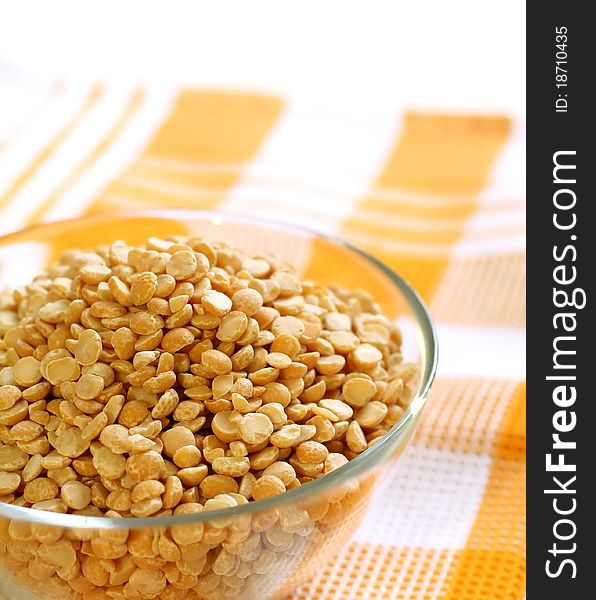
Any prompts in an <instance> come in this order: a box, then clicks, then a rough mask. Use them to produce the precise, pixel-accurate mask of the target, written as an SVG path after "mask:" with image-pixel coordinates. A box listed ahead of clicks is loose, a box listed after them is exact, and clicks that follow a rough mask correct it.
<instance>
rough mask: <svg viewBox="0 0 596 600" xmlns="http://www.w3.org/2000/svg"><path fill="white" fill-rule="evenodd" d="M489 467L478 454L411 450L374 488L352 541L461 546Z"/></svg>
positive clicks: (488, 462)
mask: <svg viewBox="0 0 596 600" xmlns="http://www.w3.org/2000/svg"><path fill="white" fill-rule="evenodd" d="M491 464H492V459H491V458H490V456H488V455H484V454H472V453H466V452H455V451H451V450H445V449H437V448H426V447H424V446H418V445H416V446H411V447H410V448H409V449H408V451H407V452H406V453H405V454H404V455H403V456H402V457H401V458H400V460H399V461H398V462H397V464H396V465H395V467H393V471H392V473H390V474H389V475H388V476H387V477H388V479H387V481H386V482H384V484H382V485H381V486H380V487H379V488H378V489H376V490H375V495H374V500H373V502H372V504H371V506H370V507H369V509H368V511H367V513H366V517H365V518H364V521H363V522H362V524H361V525H360V528H359V529H358V531H357V532H356V534H355V536H354V540H356V541H359V542H369V543H373V544H384V545H390V546H398V547H401V546H405V547H422V548H436V549H438V550H441V549H450V550H457V549H460V548H463V547H464V546H465V543H466V539H467V537H468V534H469V532H470V529H471V527H472V525H473V524H474V520H475V518H476V515H477V512H478V509H479V507H480V504H481V502H482V496H483V494H484V490H485V486H486V482H487V481H488V476H489V473H490V469H491ZM462 489H465V490H466V493H465V494H462V493H461V490H462Z"/></svg>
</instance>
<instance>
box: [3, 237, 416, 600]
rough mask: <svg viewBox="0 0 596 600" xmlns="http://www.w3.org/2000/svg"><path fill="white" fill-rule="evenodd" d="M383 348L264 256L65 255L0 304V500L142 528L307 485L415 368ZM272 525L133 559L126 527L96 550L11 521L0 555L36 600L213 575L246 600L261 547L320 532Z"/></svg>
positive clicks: (174, 543) (356, 316)
mask: <svg viewBox="0 0 596 600" xmlns="http://www.w3.org/2000/svg"><path fill="white" fill-rule="evenodd" d="M401 341H402V340H401V334H400V331H399V329H398V328H397V327H396V325H395V324H394V323H393V322H392V321H391V320H390V319H388V318H386V317H385V316H384V315H383V314H381V313H380V311H379V309H378V307H377V305H376V304H375V303H374V302H373V300H372V299H371V297H370V296H369V295H368V294H366V293H365V292H362V291H346V290H342V289H338V288H330V287H326V286H324V285H319V284H317V283H316V282H312V281H302V280H301V279H300V278H299V277H298V276H297V275H296V274H295V272H294V271H293V270H292V269H291V267H289V266H287V265H285V264H283V263H281V262H279V261H278V260H276V259H275V258H274V257H272V256H249V255H247V254H245V253H243V252H242V251H240V250H238V249H236V248H233V247H231V246H229V245H228V244H225V243H222V242H217V243H216V242H209V241H206V240H204V239H202V238H198V237H195V238H182V237H172V238H171V239H161V238H149V239H148V240H147V242H146V244H145V246H144V247H130V246H128V245H127V244H126V243H124V242H122V241H116V242H114V243H112V244H111V245H110V246H105V247H99V248H97V249H96V251H94V252H90V251H78V250H73V251H69V252H66V253H65V254H64V255H63V256H62V258H61V259H60V260H59V262H57V263H56V264H54V265H52V266H50V267H49V268H48V269H47V270H46V272H44V273H43V274H41V275H39V276H38V277H36V278H35V279H34V280H33V281H32V282H31V283H30V284H29V285H26V286H25V287H23V288H19V289H16V290H11V291H10V292H9V293H4V294H3V295H1V296H0V501H2V502H5V503H9V504H12V505H16V506H20V507H26V508H32V509H38V510H43V511H49V512H57V513H71V514H75V515H85V516H90V517H94V516H102V517H103V516H107V517H113V518H126V517H162V516H169V515H189V514H195V513H202V512H204V511H210V510H216V509H222V508H231V507H238V506H241V505H243V504H246V503H247V502H252V501H256V500H261V499H265V498H268V497H271V496H275V495H278V494H282V493H284V492H286V491H287V490H292V489H294V488H297V487H300V486H304V485H307V484H308V483H309V482H311V481H313V480H315V479H318V478H320V477H324V476H325V475H326V474H328V473H330V472H331V471H334V470H335V469H337V468H339V467H341V466H343V465H345V464H346V463H348V461H350V460H351V459H353V458H355V457H356V456H358V455H359V454H361V453H362V452H364V451H366V450H367V449H368V448H370V447H371V446H372V445H373V444H375V442H377V441H378V440H379V439H381V438H382V436H383V435H384V434H385V433H387V431H388V430H389V429H390V428H391V427H392V426H393V425H395V424H396V423H397V422H398V421H399V420H400V418H401V417H402V415H403V413H404V409H405V408H406V407H407V405H408V402H409V401H410V397H411V393H412V387H413V382H414V381H415V380H416V377H417V369H416V367H414V366H413V365H412V364H408V363H405V362H404V360H403V356H402V352H401ZM357 487H358V486H357V484H356V488H357ZM357 492H358V490H357V489H344V490H343V492H342V494H343V496H342V497H340V498H339V499H338V500H337V502H341V500H342V498H343V497H345V496H346V495H350V494H357ZM326 506H327V510H328V509H329V503H328V502H327V504H326ZM319 510H320V509H319ZM274 512H275V514H276V517H275V518H273V517H270V518H269V522H264V523H260V524H258V525H256V526H255V523H254V519H253V522H252V523H250V522H249V524H248V529H247V530H246V531H244V530H243V533H242V534H240V533H238V530H235V529H234V527H231V526H230V527H231V533H230V532H228V533H230V536H229V537H226V536H225V535H224V536H223V537H222V535H220V534H219V535H218V534H215V533H213V532H214V531H219V530H221V529H223V528H224V527H223V526H220V525H221V523H215V524H213V527H209V526H205V527H203V526H202V529H201V535H198V534H196V531H195V534H196V535H189V533H188V530H186V529H185V528H184V527H183V526H172V527H171V528H162V530H163V531H161V532H160V533H159V534H156V533H155V532H151V533H147V532H145V533H147V535H149V536H150V537H151V538H152V540H153V541H152V542H151V543H150V544H149V542H147V543H148V544H149V546H150V547H151V550H144V551H139V550H138V548H137V549H136V548H135V545H134V542H135V535H137V536H140V535H142V530H139V531H137V530H134V529H131V530H126V535H124V534H120V536H119V537H118V535H114V539H112V540H111V542H112V543H111V546H112V549H111V550H110V549H107V548H105V547H104V546H105V544H103V543H102V542H105V540H106V539H110V538H109V536H104V537H102V536H101V534H98V535H95V536H91V537H90V539H85V536H82V537H81V536H79V537H77V536H76V535H72V534H71V535H70V537H69V536H66V535H65V534H64V533H60V535H58V534H57V533H55V534H54V533H52V534H50V533H48V532H45V534H44V531H45V530H43V529H42V531H41V533H40V532H39V531H37V530H36V529H35V526H34V525H27V527H28V528H29V529H27V530H26V531H24V530H23V531H21V529H19V527H20V526H19V525H18V522H16V521H13V522H12V523H10V524H9V525H8V526H7V527H6V528H4V529H3V530H2V528H0V530H1V531H0V554H4V555H5V558H6V557H8V558H9V559H10V560H13V561H17V562H18V563H19V564H20V563H23V564H22V565H21V567H22V568H26V569H27V573H28V576H29V577H30V578H32V579H33V580H36V579H37V580H40V581H41V580H42V579H44V578H46V579H47V578H53V579H55V580H56V581H55V582H54V583H55V585H56V589H58V590H61V591H60V593H61V594H63V595H62V596H60V595H56V596H48V597H71V596H68V594H69V593H72V597H73V598H79V597H80V598H83V597H84V598H93V597H95V596H93V594H95V595H96V596H97V597H98V598H99V597H101V598H112V597H113V598H164V599H165V598H179V597H180V598H182V597H184V598H186V597H189V598H192V597H193V596H191V595H188V594H190V593H191V590H194V593H195V594H196V597H205V598H211V597H219V596H212V595H209V594H210V592H212V591H213V589H216V587H213V581H214V578H218V584H217V585H220V586H222V587H221V590H223V591H221V597H226V596H233V595H234V593H236V595H239V597H243V589H244V590H245V591H244V594H245V596H244V597H247V598H248V597H252V596H251V595H250V593H249V592H248V591H247V588H244V587H243V586H242V585H239V582H242V584H243V585H244V584H246V581H247V580H248V578H249V576H250V574H251V573H252V572H253V571H255V566H254V565H255V564H257V563H258V562H263V561H264V563H266V562H267V559H264V558H263V557H264V556H265V557H267V556H268V553H269V554H270V553H271V552H275V548H273V547H274V546H275V540H276V539H277V538H275V535H276V534H279V535H282V534H283V535H282V537H283V536H284V535H285V536H288V535H290V536H294V535H301V536H302V537H303V538H306V537H308V535H310V533H311V532H312V531H313V529H316V528H315V527H314V526H313V523H316V522H317V521H321V522H323V521H324V517H325V512H324V511H323V513H322V514H320V515H318V518H317V512H316V510H315V511H314V514H313V513H312V512H311V513H309V511H308V510H305V511H304V510H303V511H302V512H303V513H305V514H304V515H302V516H301V520H300V519H298V521H299V522H298V523H296V522H291V523H290V524H289V525H288V524H287V523H286V525H284V524H283V523H284V521H283V518H284V517H283V514H284V513H283V510H281V509H280V510H278V511H274ZM290 512H291V511H290ZM272 514H273V513H272ZM288 519H289V516H287V515H286V520H288ZM265 521H266V520H265ZM290 521H291V520H290ZM290 521H288V522H290ZM15 523H17V525H15ZM201 525H202V524H201ZM24 527H25V526H23V528H24ZM39 527H42V526H41V525H40V526H39ZM230 527H228V529H230ZM11 528H12V529H11ZM276 528H277V529H276ZM301 528H302V529H301ZM245 529H246V528H245ZM303 529H304V531H303ZM135 532H136V533H135ZM209 532H211V536H209V535H208V534H209ZM226 535H227V534H226ZM255 535H256V538H255ZM268 535H269V537H271V538H272V539H273V540H274V541H272V539H269V538H268ZM156 536H157V537H156ZM255 539H257V541H254V540H255ZM98 540H99V541H98ZM139 540H140V538H139ZM139 540H137V541H139ZM247 540H253V542H251V543H252V544H253V546H254V547H256V546H255V544H256V545H258V546H259V548H260V551H259V552H258V553H257V554H256V555H254V552H253V548H251V546H250V544H247ZM15 541H16V542H19V543H20V544H21V545H22V544H27V543H29V544H30V546H31V547H30V551H29V550H27V552H28V553H25V554H26V555H24V554H23V550H22V547H21V549H20V550H18V549H13V548H12V547H13V546H14V544H13V543H12V542H15ZM278 541H279V540H278ZM286 541H287V540H285V538H284V540H283V542H282V544H281V545H282V547H283V544H284V543H286ZM197 544H198V545H200V550H198V549H197ZM243 544H244V546H243ZM27 548H29V547H27ZM114 548H116V549H117V550H116V552H115V553H114ZM251 552H252V554H251ZM253 555H254V556H253ZM187 557H189V558H188V561H187V562H189V564H190V566H189V564H186V562H185V561H186V558H187ZM150 559H151V560H153V559H155V561H154V562H151V560H150ZM10 560H9V562H10ZM269 560H270V562H271V559H269ZM193 561H194V563H193ZM32 564H33V567H32V566H31V565H32ZM172 564H173V565H174V567H172ZM23 565H26V566H23ZM168 569H169V570H168ZM258 570H259V569H258V568H256V572H258ZM174 571H175V572H176V573H174ZM181 577H182V579H181ZM226 577H227V578H228V579H227V580H226V579H225V578H226ZM184 578H187V579H188V581H184ZM209 578H211V579H209ZM205 581H207V583H205ZM201 582H203V584H204V585H203V587H201ZM191 583H192V584H193V585H192V586H190V584H191ZM224 583H225V585H224ZM178 584H179V585H178ZM187 584H188V585H187ZM177 585H178V587H177ZM189 586H190V587H189ZM210 586H212V589H211V590H209V589H208V588H209V587H210ZM203 588H204V589H203ZM218 589H219V588H218ZM110 590H112V591H111V594H112V595H110ZM181 590H182V591H181ZM183 592H184V594H187V595H184V594H183ZM218 593H219V592H218ZM77 594H79V595H78V596H77ZM118 594H120V595H118ZM177 594H179V595H177ZM201 594H204V595H201ZM255 597H257V596H255ZM263 597H265V596H263Z"/></svg>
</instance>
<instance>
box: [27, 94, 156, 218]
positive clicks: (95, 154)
mask: <svg viewBox="0 0 596 600" xmlns="http://www.w3.org/2000/svg"><path fill="white" fill-rule="evenodd" d="M144 97H145V92H144V91H143V90H141V89H138V90H136V91H135V92H134V94H133V95H132V96H131V98H130V100H129V101H128V103H127V104H126V106H125V108H124V110H123V111H122V114H121V115H120V116H119V117H118V119H117V120H116V122H115V123H114V125H113V126H112V127H111V129H110V130H109V131H108V132H107V134H106V135H105V136H104V137H103V138H102V139H101V140H100V142H99V143H98V144H97V146H96V147H95V148H94V149H93V150H92V152H91V153H90V154H89V155H88V156H87V157H86V158H85V159H84V160H83V161H82V162H81V163H80V164H79V165H77V167H76V168H75V169H74V170H73V171H72V172H71V173H70V175H69V176H68V177H67V178H66V179H65V180H64V181H63V182H62V183H61V184H60V185H59V186H58V187H57V188H56V189H55V190H54V191H53V192H52V194H51V195H50V196H48V198H46V199H45V200H44V201H43V203H42V204H41V205H40V206H39V207H38V208H37V209H36V210H35V212H34V213H33V214H32V215H31V217H30V218H29V225H32V224H34V223H36V222H37V221H41V220H42V219H43V218H44V216H45V215H46V214H47V212H48V211H49V210H50V209H51V208H52V206H53V205H54V203H55V202H56V200H57V199H58V198H60V196H61V195H62V194H64V193H65V192H66V191H68V189H69V188H71V187H72V186H73V185H74V184H75V183H76V182H77V181H78V180H79V179H80V178H81V176H82V175H83V174H84V173H85V171H87V169H89V167H91V166H92V165H93V163H95V161H97V160H98V159H99V158H100V157H101V155H102V154H104V152H106V150H107V149H108V148H109V147H110V146H111V145H112V144H113V143H114V141H115V140H116V139H117V138H118V136H119V135H120V134H121V133H122V131H123V130H124V129H125V127H126V126H127V125H128V123H129V122H130V120H131V119H132V117H133V116H134V114H135V113H136V111H137V110H138V108H139V106H141V103H142V102H143V99H144Z"/></svg>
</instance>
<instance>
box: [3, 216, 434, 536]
mask: <svg viewBox="0 0 596 600" xmlns="http://www.w3.org/2000/svg"><path fill="white" fill-rule="evenodd" d="M110 217H115V218H134V217H150V218H151V217H156V218H164V219H171V220H178V221H180V220H184V219H189V218H192V219H195V220H197V219H208V220H211V221H212V222H213V223H214V224H221V223H223V222H224V221H228V222H235V223H241V224H251V223H252V224H255V225H261V226H264V227H273V228H275V229H278V230H279V229H282V230H286V231H288V233H289V234H292V233H294V234H302V235H308V236H310V237H316V238H321V239H324V240H326V241H327V242H329V243H331V244H333V245H336V246H339V247H342V248H344V249H347V250H349V251H351V252H355V253H357V254H359V255H360V256H362V257H363V258H364V259H366V260H367V261H368V262H370V263H371V264H372V265H373V266H375V267H376V268H377V269H379V270H380V271H382V272H383V273H384V274H385V275H387V277H388V278H389V279H390V280H391V282H392V283H393V284H394V285H395V286H396V287H397V289H398V290H399V291H400V292H401V293H402V294H403V296H404V298H405V299H406V301H407V303H408V305H409V307H410V309H411V310H412V312H413V313H414V315H415V317H416V319H417V320H418V325H419V326H420V331H421V335H422V356H421V367H422V370H421V374H420V389H419V391H418V394H417V395H416V396H415V397H414V398H413V399H412V402H411V404H410V406H409V407H408V408H407V409H406V411H405V413H404V415H403V416H402V418H401V419H400V421H399V422H398V423H396V424H395V425H394V426H393V427H392V428H391V429H390V430H389V431H388V432H387V433H386V434H385V435H384V436H383V437H382V438H381V441H379V442H377V443H376V444H374V445H373V446H372V447H371V448H369V449H368V450H365V451H364V452H363V453H362V454H360V455H359V456H357V457H356V458H354V459H352V460H351V461H350V462H348V463H347V464H345V465H343V466H342V467H340V468H339V469H336V470H335V471H332V472H331V473H328V474H327V475H325V476H324V477H321V478H320V479H316V480H314V481H311V482H309V483H308V485H304V486H301V487H298V488H294V489H293V490H289V491H287V492H284V493H283V494H279V495H278V496H272V497H269V498H265V499H263V500H257V501H251V502H248V503H246V504H243V505H241V506H236V507H233V508H224V509H219V510H213V511H204V512H200V513H195V514H189V515H172V516H168V517H125V518H112V517H88V516H83V515H72V514H62V513H56V512H47V511H43V510H34V509H31V508H26V507H21V506H14V505H12V504H5V503H0V517H5V518H9V519H18V520H21V521H27V522H29V523H41V524H44V525H51V526H56V527H71V528H83V529H91V528H92V529H121V528H131V529H133V528H144V527H147V528H152V527H164V526H172V525H183V524H185V523H188V524H190V523H199V522H206V521H213V520H216V519H226V518H230V517H234V516H236V515H244V514H250V513H257V512H263V511H266V510H271V509H274V508H277V507H279V506H283V505H285V504H290V503H297V502H301V501H302V502H304V501H305V500H307V499H312V498H314V497H316V496H317V494H319V493H322V492H324V491H325V490H327V489H329V488H333V487H334V486H335V485H340V484H341V483H342V482H343V481H345V480H347V479H349V478H353V477H358V476H359V475H362V474H363V473H365V472H366V471H367V470H368V469H369V467H372V466H373V465H374V464H375V463H377V461H378V459H379V458H380V457H384V456H385V455H386V450H388V449H389V448H391V447H393V445H394V444H396V443H397V441H398V440H399V438H400V437H402V435H403V434H404V433H405V432H406V431H407V430H408V428H409V427H410V426H411V424H412V422H415V421H416V419H417V418H418V417H419V415H420V413H421V411H422V409H423V408H424V405H425V404H426V399H427V397H428V393H429V391H430V388H431V386H432V383H433V380H434V377H435V374H436V370H437V363H438V339H437V332H436V329H435V325H434V323H433V320H432V318H431V316H430V313H429V311H428V309H427V307H426V305H425V304H424V302H423V301H422V299H421V298H420V296H419V295H418V293H417V292H416V291H415V290H414V289H413V288H412V287H411V286H410V284H409V283H407V282H406V281H405V279H403V278H402V277H401V276H400V275H398V274H397V273H395V271H393V270H392V269H391V268H389V267H388V266H387V265H386V264H385V263H383V262H382V261H380V260H379V259H377V258H375V257H374V256H372V255H370V254H369V253H368V252H365V251H364V250H361V249H360V248H357V247H356V246H353V245H352V244H350V243H349V242H346V241H345V240H343V239H341V238H339V237H337V236H332V235H327V234H323V233H321V232H318V231H316V230H313V229H309V228H308V227H302V226H296V225H288V224H287V223H284V222H281V221H276V220H274V219H265V218H261V217H254V216H252V215H248V214H245V213H241V212H237V211H234V212H232V211H223V210H219V211H218V210H189V209H139V210H122V211H112V212H106V213H100V214H96V215H90V216H83V217H77V218H74V219H68V220H63V221H54V222H50V223H41V224H37V225H33V226H31V227H27V228H25V229H21V230H19V231H16V232H11V233H9V234H6V235H4V236H0V245H2V244H3V243H10V242H11V240H12V239H13V238H20V237H21V236H23V235H29V234H30V235H29V237H30V239H31V240H35V232H36V231H37V230H39V229H50V228H54V227H61V226H65V225H66V226H74V225H76V224H77V223H81V222H86V223H93V221H97V220H99V219H105V218H110ZM15 241H16V240H15Z"/></svg>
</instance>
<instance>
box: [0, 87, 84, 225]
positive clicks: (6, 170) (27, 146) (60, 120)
mask: <svg viewBox="0 0 596 600" xmlns="http://www.w3.org/2000/svg"><path fill="white" fill-rule="evenodd" d="M89 93H90V88H88V87H84V86H80V85H79V86H68V87H67V88H66V90H65V91H64V93H61V94H60V95H56V96H54V97H53V98H52V99H51V100H50V101H49V102H48V104H47V105H46V106H45V107H44V108H43V109H42V110H41V111H40V112H39V113H38V114H36V115H35V116H34V117H33V119H32V120H31V121H29V122H28V123H26V124H24V127H23V129H22V131H21V132H20V133H19V135H18V137H17V138H16V139H15V140H14V142H13V143H12V144H10V145H8V146H7V147H6V148H5V149H4V150H3V152H2V154H0V198H2V196H3V195H4V194H5V193H6V192H7V191H8V190H9V189H10V187H11V185H12V184H13V183H14V182H15V181H17V180H18V178H19V177H20V176H21V174H22V173H23V172H24V171H26V170H27V169H28V168H29V166H30V165H31V163H32V162H34V160H35V158H36V157H37V156H38V155H39V153H40V152H42V151H43V150H44V149H45V148H46V147H47V146H48V144H49V143H50V142H51V141H52V139H53V138H54V137H55V136H56V134H58V133H59V132H60V131H61V130H62V129H63V128H64V127H65V126H66V125H67V124H68V122H69V121H70V120H71V119H72V118H73V116H74V115H75V114H76V112H77V111H78V110H79V109H80V108H81V106H82V105H83V104H84V102H85V100H86V98H87V96H88V95H89ZM0 227H1V226H0ZM1 229H2V230H5V229H4V228H1Z"/></svg>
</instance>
